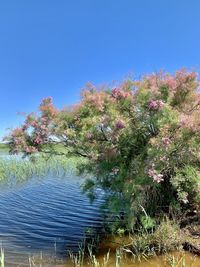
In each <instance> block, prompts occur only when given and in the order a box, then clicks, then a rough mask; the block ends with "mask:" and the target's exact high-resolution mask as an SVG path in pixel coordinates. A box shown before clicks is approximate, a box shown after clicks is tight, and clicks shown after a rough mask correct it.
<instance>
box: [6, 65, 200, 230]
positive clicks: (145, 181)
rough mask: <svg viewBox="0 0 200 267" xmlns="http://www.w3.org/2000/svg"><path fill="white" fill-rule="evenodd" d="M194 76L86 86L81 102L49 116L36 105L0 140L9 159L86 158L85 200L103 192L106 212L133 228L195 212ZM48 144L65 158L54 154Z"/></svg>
mask: <svg viewBox="0 0 200 267" xmlns="http://www.w3.org/2000/svg"><path fill="white" fill-rule="evenodd" d="M198 88H199V81H198V77H197V74H196V73H195V72H187V71H186V70H181V71H177V72H176V73H175V74H174V75H170V74H168V73H162V72H160V73H158V74H152V75H147V76H145V77H143V78H142V79H141V80H139V81H136V80H126V81H125V82H123V83H122V84H120V85H119V86H117V87H116V88H95V87H94V86H93V85H92V84H90V85H88V86H87V88H86V90H85V91H84V92H83V94H82V100H81V102H80V103H79V104H78V105H76V106H74V107H73V108H71V109H63V110H57V109H56V108H55V107H54V106H53V103H52V99H51V98H47V99H44V100H43V101H42V103H41V105H40V108H39V110H40V114H34V113H31V114H29V115H28V116H27V117H26V119H25V122H24V124H23V125H22V126H21V127H19V128H16V129H14V130H13V131H12V132H11V134H10V135H9V136H8V137H7V140H8V141H9V144H10V149H11V152H12V153H19V152H22V153H24V155H27V156H28V155H32V154H34V153H37V152H38V151H40V152H43V153H44V154H46V155H52V154H57V155H64V156H66V157H71V156H72V155H73V156H74V155H76V156H80V157H83V158H87V159H88V161H85V162H84V164H80V166H79V167H80V170H81V171H83V172H88V173H92V174H93V177H94V178H93V179H88V180H87V181H86V182H85V187H84V189H85V192H86V193H88V195H89V196H90V197H92V198H93V197H95V192H96V188H99V187H100V188H102V189H103V190H105V192H107V207H109V209H110V210H112V211H113V212H118V214H120V212H122V211H123V213H124V214H125V215H124V216H123V221H124V222H123V224H124V225H126V227H127V228H128V229H132V228H134V226H135V224H136V223H137V220H138V218H141V216H142V214H143V211H142V209H141V207H143V208H144V209H145V210H146V212H147V213H148V214H149V216H150V217H155V216H156V215H157V214H160V213H162V212H163V213H166V212H167V213H169V210H170V209H171V208H173V209H174V208H175V209H182V210H184V209H186V208H190V209H193V210H195V211H197V210H199V204H200V194H199V193H200V169H199V166H200V162H199V155H200V148H199V141H200V131H199V130H200V116H199V115H200V114H199V106H200V95H199V91H198ZM55 144H62V146H63V147H65V148H66V150H62V151H57V149H55Z"/></svg>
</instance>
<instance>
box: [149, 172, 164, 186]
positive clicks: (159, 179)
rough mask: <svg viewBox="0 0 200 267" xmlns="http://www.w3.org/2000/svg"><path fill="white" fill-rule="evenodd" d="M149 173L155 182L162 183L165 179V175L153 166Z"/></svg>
mask: <svg viewBox="0 0 200 267" xmlns="http://www.w3.org/2000/svg"><path fill="white" fill-rule="evenodd" d="M147 173H148V175H149V177H151V178H153V181H154V182H157V183H160V182H162V181H163V180H164V179H163V175H162V174H158V173H157V171H156V170H155V169H153V168H151V169H149V170H148V172H147Z"/></svg>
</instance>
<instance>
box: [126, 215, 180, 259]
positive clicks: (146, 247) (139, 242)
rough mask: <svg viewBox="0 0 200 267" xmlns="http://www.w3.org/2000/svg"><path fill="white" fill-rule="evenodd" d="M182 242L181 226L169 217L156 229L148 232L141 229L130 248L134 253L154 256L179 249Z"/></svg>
mask: <svg viewBox="0 0 200 267" xmlns="http://www.w3.org/2000/svg"><path fill="white" fill-rule="evenodd" d="M181 244H182V238H181V235H180V228H179V226H178V225H177V224H176V223H175V222H174V221H170V220H169V219H165V220H163V221H162V222H161V223H160V225H158V226H157V228H156V229H155V231H153V230H152V231H151V232H146V231H143V230H141V231H140V232H139V233H138V234H136V235H134V236H133V237H132V242H131V245H128V249H129V250H130V251H132V253H133V254H134V255H141V254H143V255H146V256H153V255H158V254H162V253H167V252H169V251H173V250H176V249H179V248H180V247H181Z"/></svg>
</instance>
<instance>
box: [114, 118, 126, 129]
mask: <svg viewBox="0 0 200 267" xmlns="http://www.w3.org/2000/svg"><path fill="white" fill-rule="evenodd" d="M115 127H116V128H117V129H118V130H121V129H123V128H125V123H124V121H123V120H118V121H117V122H116V124H115Z"/></svg>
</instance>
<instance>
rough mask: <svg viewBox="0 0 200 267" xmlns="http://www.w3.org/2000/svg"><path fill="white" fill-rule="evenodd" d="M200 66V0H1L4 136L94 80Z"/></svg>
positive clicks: (0, 128)
mask: <svg viewBox="0 0 200 267" xmlns="http://www.w3.org/2000/svg"><path fill="white" fill-rule="evenodd" d="M199 65H200V1H199V0H0V97H1V102H0V136H3V135H5V133H6V131H5V129H6V128H8V127H14V126H16V125H17V124H18V123H19V122H20V121H22V117H20V116H19V115H17V113H18V112H23V111H24V112H30V111H33V110H36V109H37V106H38V104H39V102H40V99H41V98H44V97H46V96H52V97H53V99H54V102H55V105H56V106H58V107H62V106H66V105H69V104H72V103H75V102H77V101H78V99H79V93H80V90H81V88H82V87H83V86H84V84H85V83H86V82H88V81H92V82H94V83H96V84H102V83H106V82H112V81H114V80H121V79H123V78H124V77H126V76H127V75H129V74H132V75H133V76H134V75H135V76H137V77H138V76H139V75H142V74H144V73H147V72H148V73H149V72H155V71H159V70H160V69H164V70H167V71H170V72H173V71H174V70H176V69H179V68H182V67H188V68H191V67H192V68H193V67H194V68H195V69H196V70H199Z"/></svg>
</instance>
